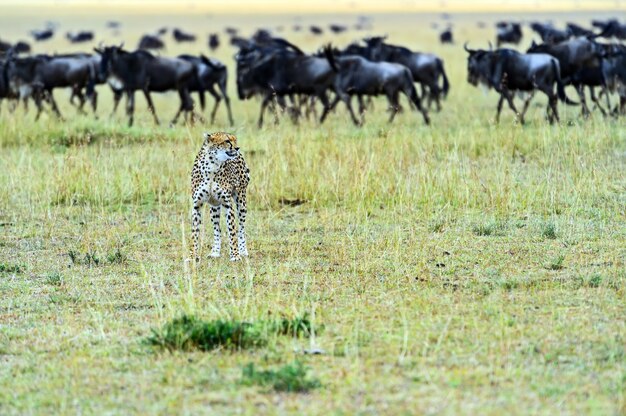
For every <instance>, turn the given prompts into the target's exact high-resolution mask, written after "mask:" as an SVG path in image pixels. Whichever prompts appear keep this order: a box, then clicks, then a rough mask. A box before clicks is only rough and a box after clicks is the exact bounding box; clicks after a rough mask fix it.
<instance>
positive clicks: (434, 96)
mask: <svg viewBox="0 0 626 416" xmlns="http://www.w3.org/2000/svg"><path fill="white" fill-rule="evenodd" d="M384 40H385V37H382V36H376V37H372V38H366V39H365V43H366V44H367V47H368V49H369V50H368V51H367V54H368V56H365V58H367V59H370V60H371V61H375V62H381V61H384V62H394V63H398V64H401V65H404V66H406V67H407V68H409V70H410V71H411V75H412V76H413V81H414V82H418V83H420V84H421V85H422V89H423V92H422V99H425V98H428V107H430V104H431V102H432V101H434V102H435V103H436V105H437V110H438V111H439V110H441V102H440V98H441V97H443V98H445V97H446V96H447V95H448V91H449V90H450V83H449V81H448V77H447V75H446V71H445V69H444V65H443V60H442V59H441V58H439V57H438V56H437V55H435V54H431V53H422V52H413V51H411V50H410V49H408V48H405V47H403V46H396V45H391V44H387V43H385V42H384ZM440 79H442V85H441V86H439V82H440Z"/></svg>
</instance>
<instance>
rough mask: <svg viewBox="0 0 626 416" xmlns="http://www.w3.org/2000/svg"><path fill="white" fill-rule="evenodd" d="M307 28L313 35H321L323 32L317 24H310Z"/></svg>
mask: <svg viewBox="0 0 626 416" xmlns="http://www.w3.org/2000/svg"><path fill="white" fill-rule="evenodd" d="M309 30H310V31H311V33H312V34H314V35H321V34H322V33H324V29H322V28H321V27H319V26H311V27H309Z"/></svg>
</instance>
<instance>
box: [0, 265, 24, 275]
mask: <svg viewBox="0 0 626 416" xmlns="http://www.w3.org/2000/svg"><path fill="white" fill-rule="evenodd" d="M25 270H26V265H24V264H7V263H0V273H13V274H19V273H24V271H25Z"/></svg>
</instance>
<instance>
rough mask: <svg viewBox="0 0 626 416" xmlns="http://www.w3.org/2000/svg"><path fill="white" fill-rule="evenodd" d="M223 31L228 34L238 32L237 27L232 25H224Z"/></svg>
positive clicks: (233, 34)
mask: <svg viewBox="0 0 626 416" xmlns="http://www.w3.org/2000/svg"><path fill="white" fill-rule="evenodd" d="M224 32H226V33H227V34H228V35H230V36H236V35H237V33H239V29H237V28H234V27H226V28H224Z"/></svg>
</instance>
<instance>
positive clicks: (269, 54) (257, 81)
mask: <svg viewBox="0 0 626 416" xmlns="http://www.w3.org/2000/svg"><path fill="white" fill-rule="evenodd" d="M281 45H282V46H281ZM334 80H335V72H334V71H333V69H332V68H331V67H330V64H329V62H328V61H327V60H326V58H319V57H315V56H309V55H306V54H304V53H303V52H302V51H301V50H300V49H299V48H298V47H296V46H295V45H292V44H290V43H289V42H287V41H285V40H283V39H279V38H274V39H273V41H272V42H271V44H269V45H267V46H258V45H252V47H251V48H247V49H242V50H240V52H239V53H238V54H237V91H238V94H239V98H240V99H246V98H250V97H251V96H252V95H255V94H261V96H262V97H263V101H262V102H261V112H260V115H259V121H258V124H259V126H261V125H262V124H263V114H264V112H265V108H266V107H267V106H268V105H269V104H270V103H272V102H273V100H274V99H275V98H276V100H277V102H278V104H279V105H280V106H281V107H282V108H285V103H284V97H287V96H290V97H292V96H293V95H294V94H304V95H308V96H314V97H316V98H317V99H319V101H320V102H321V103H322V105H323V106H324V111H323V113H322V116H321V117H320V122H323V121H324V119H325V118H326V115H327V113H328V111H329V110H330V102H329V100H328V96H327V94H326V91H327V90H328V89H331V88H334Z"/></svg>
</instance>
